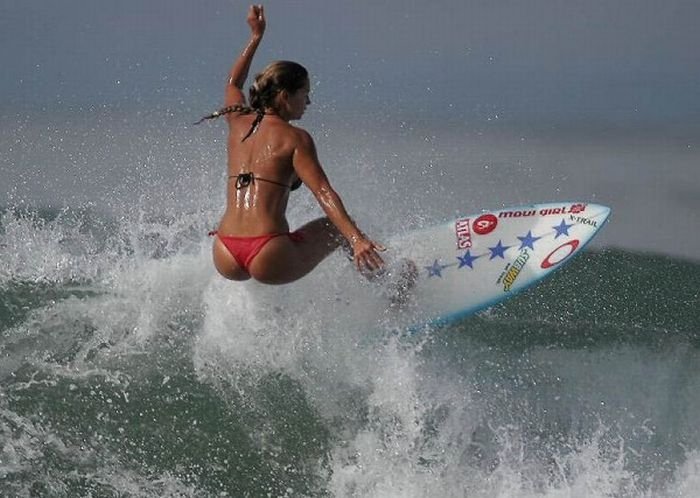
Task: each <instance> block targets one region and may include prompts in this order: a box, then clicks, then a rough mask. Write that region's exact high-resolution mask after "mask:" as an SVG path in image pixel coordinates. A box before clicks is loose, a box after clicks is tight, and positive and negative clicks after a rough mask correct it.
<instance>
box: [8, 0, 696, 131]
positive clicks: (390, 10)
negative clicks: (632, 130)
mask: <svg viewBox="0 0 700 498" xmlns="http://www.w3.org/2000/svg"><path fill="white" fill-rule="evenodd" d="M247 6H248V3H244V2H238V1H216V0H197V1H191V0H149V1H143V0H121V1H104V0H102V1H91V0H64V1H61V2H53V1H49V0H0V63H1V64H2V68H3V70H2V72H0V92H1V93H2V95H3V99H2V103H1V104H0V106H1V107H0V112H2V111H3V108H4V110H5V111H6V112H7V111H9V112H16V111H18V110H19V111H22V110H23V109H29V108H36V107H38V108H44V107H52V108H56V109H62V108H65V107H68V108H71V107H89V106H100V105H118V106H121V107H122V108H124V109H128V108H133V107H146V108H155V109H166V108H171V107H178V106H180V107H184V108H187V109H188V110H190V109H191V111H192V112H196V113H199V112H200V110H202V109H206V110H209V108H210V107H216V105H214V104H217V105H218V103H219V102H220V98H221V97H220V94H221V84H222V81H224V80H225V75H226V72H227V71H228V68H229V65H230V64H231V62H232V61H233V59H234V58H235V56H236V55H237V54H238V52H239V51H240V49H241V47H242V45H243V43H244V42H245V41H246V39H247V37H248V33H249V31H248V27H247V25H246V23H245V15H246V9H247ZM265 8H266V14H267V19H268V29H267V33H266V35H265V39H264V42H263V44H262V46H261V48H260V50H259V52H258V56H257V58H256V60H255V63H254V67H253V71H256V70H259V69H261V68H262V66H263V65H264V64H265V63H266V62H268V61H270V60H273V59H292V60H297V61H299V62H301V63H303V64H305V65H306V66H307V67H308V68H309V69H310V72H311V73H312V76H313V78H314V93H315V94H316V96H315V98H316V100H317V101H318V102H320V103H322V104H323V105H325V106H328V107H329V108H332V109H333V110H336V111H338V112H352V111H353V110H354V111H360V112H364V111H367V110H371V109H378V108H381V109H385V108H391V109H394V110H396V111H397V112H404V113H407V114H410V113H425V112H435V113H436V114H441V113H464V114H470V115H478V116H482V117H483V116H489V115H493V116H500V117H501V118H502V119H513V120H516V121H517V120H522V121H527V120H544V121H547V120H552V121H561V120H568V121H572V122H576V121H581V122H585V121H588V120H590V121H596V120H613V121H615V120H620V121H623V122H626V123H631V124H643V123H646V122H659V121H660V122H676V123H677V122H698V121H699V120H700V98H699V97H700V70H699V68H700V51H699V50H697V47H699V46H700V30H698V29H696V22H697V19H700V2H697V1H695V0H585V1H580V0H576V1H574V0H529V1H527V2H523V1H522V0H488V1H486V0H438V1H430V2H428V1H423V2H414V1H405V0H401V1H399V0H391V1H387V0H375V1H368V0H356V1H352V2H349V1H346V2H340V1H327V0H323V1H322V0H313V1H312V0H300V1H295V0H284V1H283V0H273V1H270V2H268V3H267V4H265Z"/></svg>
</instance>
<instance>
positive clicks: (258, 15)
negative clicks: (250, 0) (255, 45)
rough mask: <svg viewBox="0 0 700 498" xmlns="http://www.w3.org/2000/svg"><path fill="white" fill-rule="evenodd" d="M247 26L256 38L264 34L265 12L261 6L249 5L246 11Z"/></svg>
mask: <svg viewBox="0 0 700 498" xmlns="http://www.w3.org/2000/svg"><path fill="white" fill-rule="evenodd" d="M247 21H248V26H250V31H251V32H252V33H253V34H254V35H256V36H262V35H263V33H265V24H266V23H265V10H264V9H263V6H262V5H251V6H250V8H249V9H248V19H247Z"/></svg>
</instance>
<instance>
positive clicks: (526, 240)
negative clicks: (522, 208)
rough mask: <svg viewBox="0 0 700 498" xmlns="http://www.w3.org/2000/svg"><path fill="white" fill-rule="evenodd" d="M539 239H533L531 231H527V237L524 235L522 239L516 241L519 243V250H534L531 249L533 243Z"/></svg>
mask: <svg viewBox="0 0 700 498" xmlns="http://www.w3.org/2000/svg"><path fill="white" fill-rule="evenodd" d="M541 238H542V237H534V236H533V235H532V230H528V232H527V235H525V236H524V237H518V239H519V240H520V242H521V244H520V249H525V248H526V247H529V248H530V249H535V248H534V247H533V246H534V244H535V242H537V241H538V240H540V239H541Z"/></svg>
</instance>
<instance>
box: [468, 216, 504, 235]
mask: <svg viewBox="0 0 700 498" xmlns="http://www.w3.org/2000/svg"><path fill="white" fill-rule="evenodd" d="M496 225H498V218H496V216H495V215H493V214H482V215H481V216H479V217H478V218H477V219H475V220H474V223H472V230H474V233H478V234H479V235H486V234H487V233H491V232H493V231H494V230H495V229H496Z"/></svg>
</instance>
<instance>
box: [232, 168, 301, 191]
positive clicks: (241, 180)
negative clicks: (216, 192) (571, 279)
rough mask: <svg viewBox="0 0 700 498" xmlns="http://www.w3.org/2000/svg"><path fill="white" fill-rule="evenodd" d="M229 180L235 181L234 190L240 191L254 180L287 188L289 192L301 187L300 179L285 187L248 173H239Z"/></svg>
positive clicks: (284, 184) (282, 184) (283, 184)
mask: <svg viewBox="0 0 700 498" xmlns="http://www.w3.org/2000/svg"><path fill="white" fill-rule="evenodd" d="M231 178H235V179H236V190H241V189H242V188H246V187H247V186H248V185H250V184H251V183H254V182H255V181H256V180H257V181H259V182H267V183H272V184H273V185H279V186H280V187H284V188H288V189H289V190H290V191H292V192H293V191H295V190H297V189H298V188H299V187H301V183H302V181H301V178H297V179H296V180H294V182H293V183H292V184H291V185H287V184H286V183H280V182H276V181H274V180H268V179H266V178H260V177H259V176H255V175H254V174H253V173H252V172H249V173H241V174H240V175H231V176H229V177H228V179H229V180H230V179H231Z"/></svg>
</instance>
